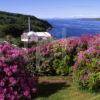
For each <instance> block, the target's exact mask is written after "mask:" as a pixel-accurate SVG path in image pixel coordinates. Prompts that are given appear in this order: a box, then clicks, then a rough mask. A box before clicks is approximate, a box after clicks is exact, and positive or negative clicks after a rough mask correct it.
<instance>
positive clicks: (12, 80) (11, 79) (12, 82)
mask: <svg viewBox="0 0 100 100" xmlns="http://www.w3.org/2000/svg"><path fill="white" fill-rule="evenodd" d="M9 82H10V83H11V84H12V85H14V84H16V83H17V82H16V80H15V78H13V77H10V78H9Z"/></svg>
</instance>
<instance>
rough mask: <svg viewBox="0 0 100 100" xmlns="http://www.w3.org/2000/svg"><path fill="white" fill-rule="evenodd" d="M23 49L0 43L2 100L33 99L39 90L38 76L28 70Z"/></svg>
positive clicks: (0, 99)
mask: <svg viewBox="0 0 100 100" xmlns="http://www.w3.org/2000/svg"><path fill="white" fill-rule="evenodd" d="M23 54H25V53H24V52H23V50H21V49H19V48H15V47H13V46H12V45H10V44H8V43H2V44H0V100H20V99H21V100H22V98H23V99H31V96H32V94H34V93H36V92H37V77H36V76H33V75H32V74H30V73H29V72H28V71H27V70H26V67H25V66H26V64H27V60H25V57H24V56H23Z"/></svg>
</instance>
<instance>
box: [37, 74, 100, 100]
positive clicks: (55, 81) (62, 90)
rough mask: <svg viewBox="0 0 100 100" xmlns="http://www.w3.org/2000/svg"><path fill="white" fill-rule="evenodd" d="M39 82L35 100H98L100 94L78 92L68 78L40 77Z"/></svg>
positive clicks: (99, 99)
mask: <svg viewBox="0 0 100 100" xmlns="http://www.w3.org/2000/svg"><path fill="white" fill-rule="evenodd" d="M69 80H70V81H69ZM39 81H40V82H39V93H38V94H37V97H36V98H35V100H100V94H95V93H89V92H86V91H80V90H78V89H77V88H76V87H75V86H73V84H72V80H71V79H70V77H66V76H64V77H59V76H56V77H54V76H53V77H51V76H50V77H40V78H39Z"/></svg>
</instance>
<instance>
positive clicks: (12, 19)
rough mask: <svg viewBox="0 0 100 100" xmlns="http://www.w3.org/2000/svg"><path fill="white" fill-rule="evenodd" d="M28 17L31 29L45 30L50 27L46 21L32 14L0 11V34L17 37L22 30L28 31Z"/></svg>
mask: <svg viewBox="0 0 100 100" xmlns="http://www.w3.org/2000/svg"><path fill="white" fill-rule="evenodd" d="M28 17H30V19H31V30H34V31H46V30H47V29H48V28H51V25H50V24H49V23H48V22H47V21H45V20H41V19H38V18H36V17H34V16H30V15H22V14H16V13H9V12H3V11H0V36H2V37H3V36H6V35H12V36H14V37H19V36H20V35H21V34H22V32H23V31H28Z"/></svg>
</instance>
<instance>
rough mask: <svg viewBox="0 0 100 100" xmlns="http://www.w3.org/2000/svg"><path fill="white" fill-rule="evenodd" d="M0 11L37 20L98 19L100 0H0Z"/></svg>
mask: <svg viewBox="0 0 100 100" xmlns="http://www.w3.org/2000/svg"><path fill="white" fill-rule="evenodd" d="M0 10H2V11H9V12H15V13H16V12H17V13H23V14H31V15H34V16H36V17H39V18H79V17H85V18H87V17H100V0H0Z"/></svg>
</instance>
